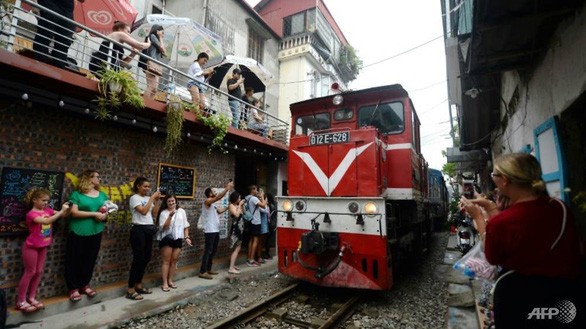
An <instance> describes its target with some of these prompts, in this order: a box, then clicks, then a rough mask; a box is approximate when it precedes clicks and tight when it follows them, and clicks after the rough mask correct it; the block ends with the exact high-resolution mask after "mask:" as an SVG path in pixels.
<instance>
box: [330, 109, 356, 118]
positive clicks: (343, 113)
mask: <svg viewBox="0 0 586 329" xmlns="http://www.w3.org/2000/svg"><path fill="white" fill-rule="evenodd" d="M353 117H354V111H352V109H339V110H337V111H336V112H334V120H336V121H346V120H350V119H352V118H353Z"/></svg>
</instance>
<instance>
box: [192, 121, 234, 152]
mask: <svg viewBox="0 0 586 329" xmlns="http://www.w3.org/2000/svg"><path fill="white" fill-rule="evenodd" d="M197 119H198V120H199V121H201V122H202V123H203V124H204V125H206V126H208V127H209V128H210V129H211V130H212V132H213V133H214V139H212V144H211V145H210V147H209V148H208V152H209V153H212V149H214V148H219V149H220V150H221V151H222V152H223V153H228V152H227V151H224V148H223V147H222V141H223V140H224V137H226V134H227V133H228V126H230V124H231V123H232V119H231V118H228V117H227V116H225V115H223V114H214V115H209V116H205V115H200V116H199V117H198V118H197Z"/></svg>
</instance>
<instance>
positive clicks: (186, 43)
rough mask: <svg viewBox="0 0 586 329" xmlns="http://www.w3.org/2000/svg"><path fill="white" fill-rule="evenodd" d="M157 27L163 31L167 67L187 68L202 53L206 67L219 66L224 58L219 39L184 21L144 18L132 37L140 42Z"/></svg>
mask: <svg viewBox="0 0 586 329" xmlns="http://www.w3.org/2000/svg"><path fill="white" fill-rule="evenodd" d="M154 24H158V25H161V26H163V28H164V29H165V36H164V38H163V43H164V44H165V49H166V50H167V54H168V56H169V65H170V66H173V67H186V66H189V65H191V63H193V61H195V60H196V59H197V55H198V54H199V53H201V52H205V53H207V54H208V55H209V56H210V59H209V61H208V63H211V64H212V65H213V64H214V63H219V62H220V61H221V60H222V58H223V56H224V53H223V50H222V37H220V36H219V35H217V34H215V33H214V32H212V31H210V30H208V29H207V28H205V27H204V26H203V25H200V24H198V23H196V22H194V21H193V20H192V19H190V18H187V17H172V16H167V15H160V14H153V15H147V16H146V17H145V18H144V19H143V20H141V21H139V22H137V24H136V25H135V29H134V31H133V32H132V35H133V36H134V37H135V38H137V39H140V40H144V38H145V37H146V36H147V34H148V33H149V31H150V29H151V26H153V25H154Z"/></svg>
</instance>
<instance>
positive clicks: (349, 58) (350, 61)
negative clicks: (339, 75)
mask: <svg viewBox="0 0 586 329" xmlns="http://www.w3.org/2000/svg"><path fill="white" fill-rule="evenodd" d="M340 64H342V65H347V66H348V68H349V69H350V71H351V72H352V74H353V75H354V76H357V75H358V74H359V73H360V70H362V66H363V62H362V60H361V59H360V57H358V51H357V50H356V49H354V47H352V46H351V45H346V46H344V47H342V49H341V52H340Z"/></svg>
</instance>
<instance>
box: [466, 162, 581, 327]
mask: <svg viewBox="0 0 586 329" xmlns="http://www.w3.org/2000/svg"><path fill="white" fill-rule="evenodd" d="M491 176H492V179H493V181H494V183H495V185H496V186H497V188H498V190H499V192H500V193H501V194H502V195H504V196H506V197H508V198H509V199H510V205H509V207H508V208H506V209H504V210H502V211H500V210H499V209H498V206H497V205H496V204H495V203H494V202H492V201H490V200H488V199H484V198H477V199H474V200H469V199H466V198H462V199H461V203H462V205H463V207H464V208H465V209H466V211H467V212H468V213H469V214H470V215H471V216H472V217H473V218H474V221H475V223H476V226H477V229H478V233H479V234H480V236H481V238H483V240H484V252H485V254H486V258H487V260H488V262H489V263H491V264H493V265H500V266H501V267H502V268H503V271H502V272H501V274H500V276H499V278H498V280H497V281H496V287H495V291H494V316H495V326H496V327H497V328H499V329H503V328H553V327H554V326H555V325H556V324H561V323H560V322H557V321H555V320H554V321H553V322H552V321H543V320H542V321H539V320H538V318H539V317H536V316H533V317H531V316H530V315H531V314H532V311H533V310H534V309H535V308H543V307H553V306H555V305H556V303H558V302H560V301H561V300H566V301H570V302H572V303H575V306H576V307H577V308H579V306H578V304H579V300H578V298H579V297H578V295H577V294H573V292H574V291H577V290H579V289H577V287H579V286H578V285H577V282H575V281H574V280H575V278H576V277H577V275H578V271H579V263H580V254H579V253H580V252H579V240H578V235H577V232H576V227H575V222H574V217H573V216H572V213H571V212H570V209H569V208H568V207H567V206H566V205H565V204H564V203H563V202H562V201H560V200H558V199H554V198H550V197H548V196H547V192H546V189H545V183H544V182H543V181H542V180H541V167H540V165H539V162H538V161H537V159H536V158H535V157H533V156H532V155H530V154H525V153H513V154H507V155H502V156H500V157H498V158H497V159H496V160H495V162H494V171H493V173H492V174H491ZM482 209H483V210H484V212H485V213H486V214H488V218H485V217H484V216H485V215H483V212H482ZM487 220H488V223H487ZM578 316H580V314H578ZM582 316H584V315H582ZM536 319H537V320H536ZM575 323H576V324H577V323H578V319H576V322H575ZM564 328H566V327H564ZM567 328H569V327H567Z"/></svg>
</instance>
